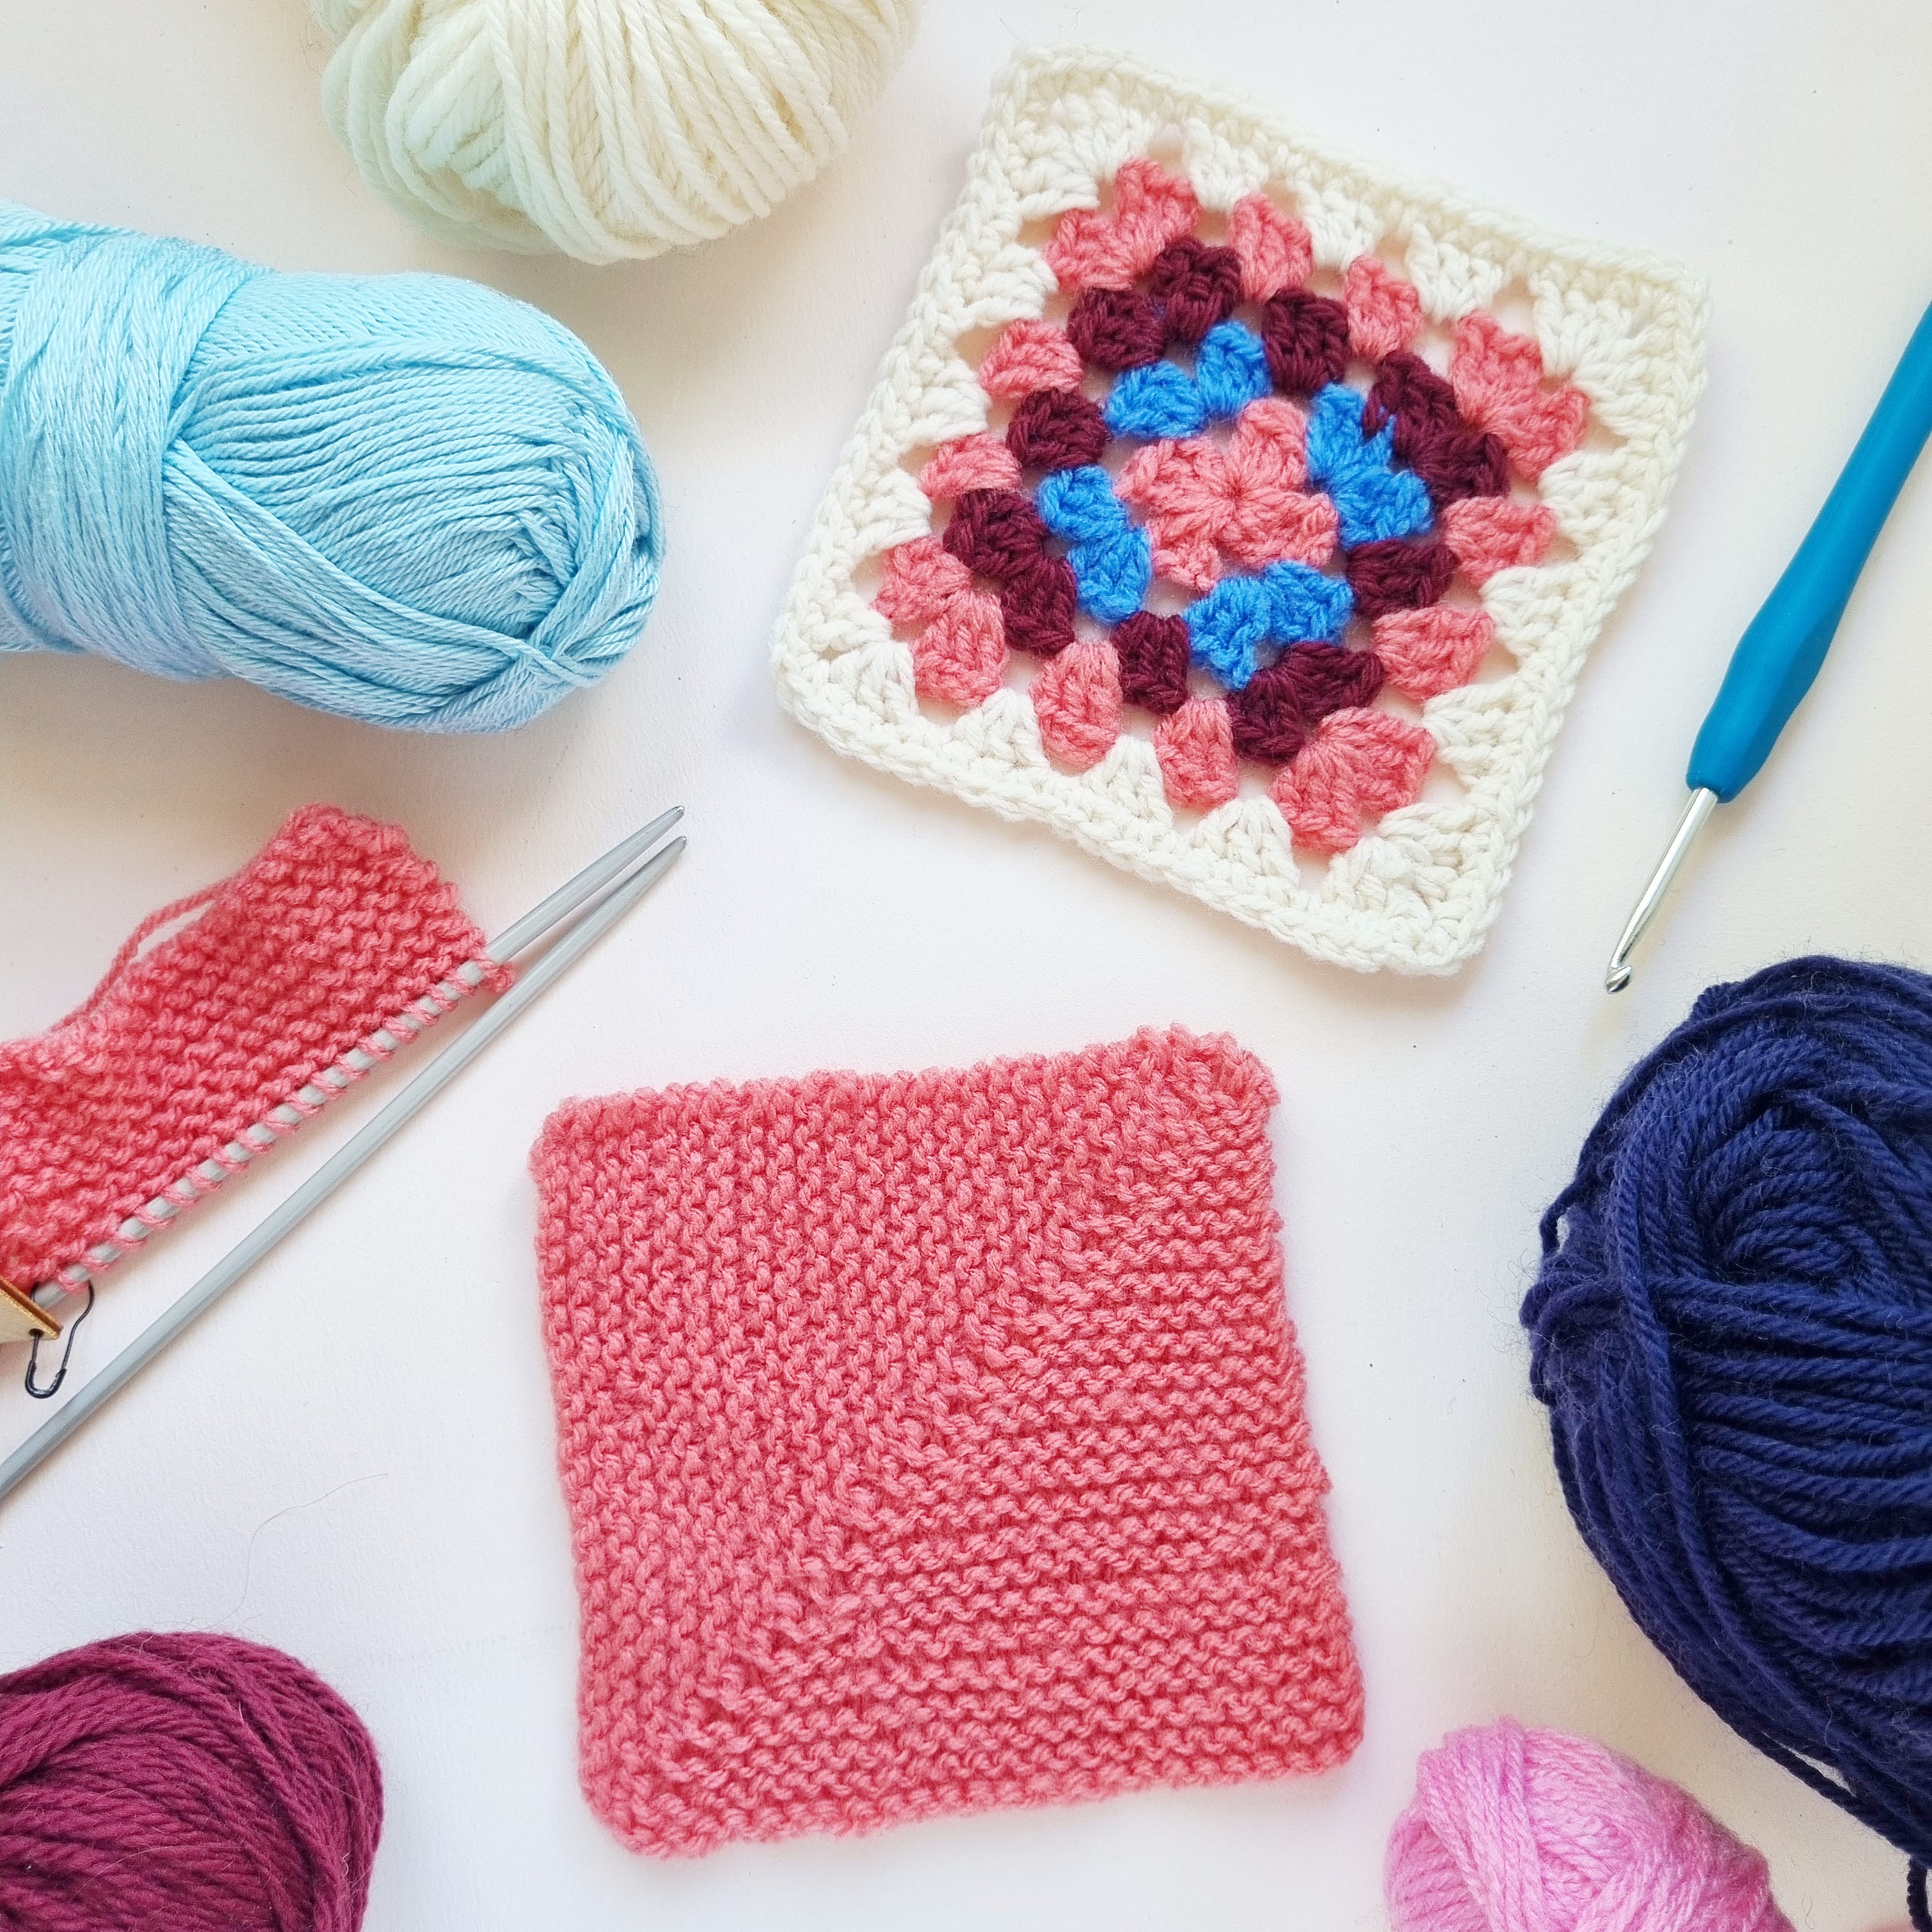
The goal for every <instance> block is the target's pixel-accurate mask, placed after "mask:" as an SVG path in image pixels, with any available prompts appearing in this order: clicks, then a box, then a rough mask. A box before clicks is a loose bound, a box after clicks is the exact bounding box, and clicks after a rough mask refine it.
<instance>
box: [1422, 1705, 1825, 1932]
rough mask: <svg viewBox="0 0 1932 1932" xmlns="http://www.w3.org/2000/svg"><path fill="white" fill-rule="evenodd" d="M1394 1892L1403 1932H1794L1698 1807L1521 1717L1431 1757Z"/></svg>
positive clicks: (1600, 1752)
mask: <svg viewBox="0 0 1932 1932" xmlns="http://www.w3.org/2000/svg"><path fill="white" fill-rule="evenodd" d="M1386 1877H1387V1884H1388V1907H1389V1916H1390V1918H1391V1921H1393V1923H1394V1927H1395V1932H1586V1928H1587V1932H1791V1926H1790V1921H1788V1920H1787V1918H1785V1916H1784V1913H1783V1912H1781V1911H1779V1910H1778V1906H1777V1904H1776V1903H1775V1901H1774V1900H1773V1899H1772V1895H1771V1879H1770V1874H1769V1872H1768V1870H1766V1866H1765V1861H1764V1860H1763V1858H1762V1857H1761V1856H1760V1855H1759V1854H1758V1853H1757V1852H1754V1851H1753V1850H1752V1849H1751V1847H1750V1846H1748V1845H1745V1844H1743V1843H1740V1842H1739V1841H1738V1840H1737V1839H1736V1838H1733V1836H1732V1835H1731V1834H1730V1832H1727V1831H1726V1830H1725V1829H1724V1827H1723V1826H1721V1825H1720V1824H1719V1823H1718V1822H1717V1820H1715V1818H1713V1817H1712V1816H1711V1815H1710V1814H1709V1812H1707V1811H1705V1810H1704V1808H1703V1806H1701V1805H1699V1804H1698V1802H1697V1800H1696V1799H1694V1798H1692V1797H1691V1796H1690V1795H1689V1794H1688V1793H1685V1792H1683V1791H1680V1790H1679V1789H1678V1788H1677V1787H1676V1785H1674V1784H1668V1783H1667V1782H1666V1781H1664V1779H1662V1778H1653V1777H1652V1775H1650V1773H1649V1772H1647V1771H1646V1770H1644V1769H1643V1768H1642V1767H1641V1766H1638V1765H1635V1764H1633V1763H1631V1761H1630V1760H1628V1758H1625V1757H1619V1756H1618V1755H1617V1754H1616V1752H1615V1751H1607V1750H1606V1749H1605V1748H1604V1746H1602V1745H1600V1744H1595V1743H1593V1742H1591V1740H1590V1739H1588V1738H1578V1737H1571V1736H1568V1734H1567V1733H1564V1732H1562V1731H1528V1730H1524V1729H1523V1727H1522V1726H1521V1725H1520V1724H1515V1723H1514V1722H1512V1721H1511V1720H1510V1719H1509V1718H1503V1719H1502V1720H1501V1721H1499V1722H1497V1723H1496V1724H1488V1725H1485V1726H1484V1727H1481V1729H1480V1730H1466V1731H1457V1732H1454V1733H1452V1734H1451V1736H1449V1737H1448V1738H1447V1739H1445V1740H1444V1741H1443V1742H1442V1744H1441V1745H1439V1746H1438V1747H1437V1748H1436V1750H1434V1751H1425V1752H1424V1754H1423V1756H1422V1759H1421V1763H1419V1764H1418V1766H1417V1767H1416V1774H1415V1802H1414V1803H1413V1804H1412V1805H1410V1806H1409V1809H1408V1810H1407V1811H1405V1812H1404V1813H1403V1814H1402V1816H1401V1817H1400V1818H1398V1819H1397V1820H1396V1824H1395V1829H1394V1832H1391V1834H1390V1836H1389V1846H1388V1866H1387V1871H1386Z"/></svg>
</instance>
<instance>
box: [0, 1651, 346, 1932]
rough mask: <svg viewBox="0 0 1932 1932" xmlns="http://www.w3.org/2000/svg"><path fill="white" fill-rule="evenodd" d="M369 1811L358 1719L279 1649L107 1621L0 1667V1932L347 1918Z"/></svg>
mask: <svg viewBox="0 0 1932 1932" xmlns="http://www.w3.org/2000/svg"><path fill="white" fill-rule="evenodd" d="M382 1826H383V1781H382V1774H381V1771H380V1767H379V1766H378V1764H377V1758H376V1748H375V1746H374V1744H373V1743H372V1742H371V1740H370V1737H369V1734H368V1732H367V1731H366V1730H364V1728H363V1727H362V1721H361V1719H359V1718H358V1717H357V1716H356V1713H355V1712H353V1710H351V1709H350V1707H349V1706H348V1705H347V1704H346V1703H344V1701H343V1700H342V1699H341V1697H338V1696H337V1694H335V1691H332V1690H331V1689H330V1688H329V1686H328V1685H326V1684H325V1683H323V1682H322V1680H321V1679H320V1678H319V1677H317V1676H315V1675H314V1673H313V1672H311V1671H310V1670H307V1669H306V1668H305V1667H303V1666H302V1664H298V1663H297V1662H296V1661H295V1659H294V1658H292V1657H286V1656H284V1655H283V1654H282V1653H281V1652H280V1651H276V1650H270V1649H266V1648H265V1647H264V1646H262V1645H260V1644H254V1643H244V1642H242V1640H240V1639H239V1638H237V1637H220V1636H208V1635H185V1634H184V1635H178V1636H154V1635H145V1636H138V1637H114V1638H111V1639H110V1640H107V1641H106V1642H104V1643H93V1644H89V1645H87V1646H85V1647H84V1648H83V1649H79V1650H71V1651H68V1652H65V1653H64V1654H62V1655H60V1656H58V1657H52V1658H48V1659H47V1661H46V1662H45V1663H43V1664H33V1665H30V1666H29V1667H28V1668H27V1669H26V1670H17V1671H15V1672H13V1673H12V1674H11V1675H10V1676H5V1677H0V1924H4V1925H5V1926H6V1927H7V1928H8V1932H104V1928H107V1927H136V1926H140V1927H151V1928H153V1932H356V1927H358V1926H359V1925H360V1924H362V1915H363V1912H364V1909H365V1906H367V1904H368V1896H369V1876H370V1871H371V1867H372V1866H373V1864H374V1862H375V1856H376V1844H377V1839H378V1838H379V1837H380V1835H381V1832H382Z"/></svg>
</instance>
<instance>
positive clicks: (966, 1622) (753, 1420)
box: [532, 1031, 1362, 1853]
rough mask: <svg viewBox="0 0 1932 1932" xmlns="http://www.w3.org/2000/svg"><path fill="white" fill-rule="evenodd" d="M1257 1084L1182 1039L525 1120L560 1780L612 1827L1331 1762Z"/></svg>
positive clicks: (655, 1846) (1328, 1584)
mask: <svg viewBox="0 0 1932 1932" xmlns="http://www.w3.org/2000/svg"><path fill="white" fill-rule="evenodd" d="M1274 1098H1275V1095H1274V1088H1273V1087H1272V1086H1271V1084H1270V1082H1269V1080H1268V1075H1267V1073H1266V1072H1265V1070H1263V1068H1262V1067H1261V1066H1260V1064H1259V1063H1258V1062H1257V1061H1255V1060H1254V1059H1253V1058H1250V1056H1249V1055H1247V1054H1246V1053H1244V1052H1241V1049H1239V1048H1238V1047H1237V1046H1235V1045H1234V1044H1233V1043H1232V1041H1229V1040H1225V1039H1208V1040H1202V1039H1197V1038H1195V1037H1192V1036H1191V1035H1190V1034H1186V1033H1183V1032H1180V1031H1173V1032H1166V1033H1154V1032H1147V1033H1142V1034H1138V1035H1136V1037H1134V1038H1133V1040H1128V1041H1127V1042H1125V1043H1121V1044H1118V1045H1115V1046H1101V1047H1095V1048H1092V1049H1088V1051H1086V1052H1081V1053H1074V1054H1067V1055H1061V1056H1058V1057H1056V1058H1034V1059H1026V1060H1017V1061H996V1062H994V1063H992V1064H989V1065H986V1066H983V1067H974V1068H973V1069H971V1070H968V1071H967V1072H965V1073H916V1074H904V1075H895V1076H889V1077H868V1076H859V1075H856V1074H844V1073H820V1074H814V1075H811V1076H808V1077H807V1078H805V1079H800V1080H788V1081H769V1082H757V1083H755V1084H754V1085H749V1086H745V1087H730V1086H723V1085H719V1086H711V1087H684V1088H670V1089H669V1090H667V1091H665V1092H663V1093H641V1094H631V1095H628V1096H622V1097H617V1098H614V1099H609V1100H584V1101H576V1102H573V1103H570V1104H569V1105H568V1106H565V1107H564V1108H562V1109H560V1110H559V1112H556V1114H554V1115H552V1116H551V1117H550V1121H549V1122H548V1123H547V1125H546V1126H545V1127H544V1132H543V1135H542V1136H541V1139H540V1140H539V1141H538V1144H537V1146H536V1148H535V1152H534V1154H533V1156H532V1166H533V1169H534V1171H535V1175H536V1177H537V1181H538V1187H539V1190H540V1193H541V1214H540V1219H539V1232H538V1259H539V1262H540V1268H541V1278H542V1291H543V1307H544V1331H545V1337H546V1340H547V1346H548V1349H549V1354H550V1367H551V1374H552V1378H553V1385H554V1388H555V1393H556V1404H557V1415H558V1428H559V1456H560V1461H561V1465H562V1476H563V1483H564V1489H565V1495H566V1497H567V1499H568V1503H569V1507H570V1513H571V1523H572V1531H573V1540H574V1548H575V1557H576V1567H577V1583H578V1588H579V1591H580V1595H581V1599H582V1610H583V1656H582V1669H581V1676H580V1695H579V1716H580V1744H581V1752H582V1762H581V1775H582V1780H583V1788H584V1791H585V1793H586V1796H587V1797H588V1798H589V1801H590V1802H591V1804H592V1806H593V1807H594V1808H595V1810H596V1811H597V1812H598V1814H599V1815H600V1816H601V1817H602V1818H603V1819H604V1821H605V1822H606V1823H607V1824H608V1825H609V1826H610V1827H611V1829H613V1831H614V1832H616V1833H617V1835H619V1837H620V1838H622V1839H623V1840H624V1841H625V1843H627V1844H628V1845H630V1846H632V1847H634V1849H638V1850H640V1851H646V1852H656V1853H676V1852H703V1851H706V1850H709V1849H711V1848H712V1847H713V1846H717V1845H719V1844H721V1843H725V1842H727V1841H730V1840H733V1839H741V1838H781V1837H784V1836H787V1835H791V1834H794V1833H797V1832H814V1831H816V1832H861V1831H868V1830H871V1829H874V1828H875V1827H877V1826H882V1825H885V1824H888V1823H893V1822H895V1821H897V1820H904V1819H908V1818H916V1817H925V1816H926V1815H929V1814H932V1813H935V1812H942V1811H971V1810H978V1809H981V1808H985V1807H988V1806H992V1805H1022V1804H1033V1803H1039V1802H1051V1801H1059V1800H1066V1799H1081V1798H1091V1797H1097V1796H1102V1795H1103V1794H1105V1793H1109V1792H1115V1791H1121V1790H1128V1789H1130V1788H1133V1787H1137V1786H1142V1785H1148V1784H1220V1783H1228V1782H1232V1781H1238V1780H1242V1779H1248V1778H1275V1777H1281V1776H1284V1775H1288V1774H1289V1773H1292V1772H1309V1771H1318V1770H1320V1769H1324V1768H1325V1767H1327V1766H1331V1765H1334V1764H1336V1763H1339V1762H1340V1760H1343V1758H1345V1757H1347V1755H1348V1754H1349V1752H1350V1751H1351V1750H1352V1748H1354V1746H1355V1743H1356V1742H1357V1740H1358V1737H1359V1736H1360V1734H1361V1715H1362V1694H1361V1680H1360V1678H1359V1676H1358V1670H1357V1667H1356V1663H1355V1652H1354V1648H1353V1645H1352V1640H1351V1637H1350V1634H1349V1621H1348V1613H1347V1609H1346V1605H1345V1604H1344V1602H1343V1595H1342V1586H1341V1582H1340V1577H1339V1574H1338V1573H1337V1568H1336V1565H1335V1562H1334V1558H1333V1556H1331V1553H1330V1550H1329V1546H1328V1532H1327V1529H1326V1526H1325V1520H1324V1517H1323V1513H1322V1496H1323V1493H1324V1492H1325V1490H1326V1488H1327V1478H1326V1477H1325V1475H1324V1473H1323V1471H1322V1465H1321V1463H1320V1462H1319V1460H1318V1458H1317V1457H1316V1452H1315V1448H1314V1445H1313V1442H1311V1441H1310V1436H1309V1433H1308V1428H1307V1423H1306V1421H1305V1420H1304V1416H1303V1413H1302V1368H1301V1358H1300V1355H1299V1354H1298V1350H1297V1348H1296V1346H1295V1338H1294V1335H1293V1333H1292V1330H1291V1329H1290V1328H1289V1323H1288V1321H1287V1318H1286V1312H1285V1310H1284V1308H1283V1297H1282V1274H1281V1262H1280V1253H1279V1250H1278V1247H1277V1234H1278V1229H1279V1223H1278V1222H1277V1218H1276V1216H1275V1214H1274V1207H1273V1203H1272V1181H1273V1169H1272V1163H1271V1160H1270V1156H1269V1148H1268V1112H1269V1109H1270V1108H1271V1106H1273V1104H1274Z"/></svg>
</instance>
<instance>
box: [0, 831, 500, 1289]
mask: <svg viewBox="0 0 1932 1932" xmlns="http://www.w3.org/2000/svg"><path fill="white" fill-rule="evenodd" d="M196 914H198V916H193V917H191V918H190V915H196ZM184 918H189V919H190V922H189V923H187V924H186V925H184V926H181V928H180V929H179V930H178V931H177V932H173V933H172V935H169V936H165V937H163V938H161V939H160V941H159V942H158V943H157V944H154V945H153V946H151V947H148V950H145V951H144V950H142V948H143V947H144V945H145V944H146V942H147V941H149V940H150V939H151V938H152V937H153V935H155V934H156V933H158V932H162V931H163V929H164V928H166V927H168V926H172V925H173V924H174V923H175V922H176V921H178V920H181V919H184ZM483 950H484V938H483V935H482V934H481V932H479V931H478V929H477V928H476V927H475V926H474V925H473V924H472V922H470V920H469V919H468V918H467V917H466V916H465V914H464V913H463V910H462V908H461V907H460V905H458V903H457V898H456V891H455V887H454V886H451V885H449V883H446V881H444V880H442V879H440V878H439V877H438V876H437V870H436V868H435V867H434V865H431V864H430V863H429V862H428V861H427V860H425V859H419V857H417V856H416V853H413V851H411V850H410V844H409V840H408V838H407V835H405V834H404V832H403V830H402V829H401V827H400V826H394V825H382V824H378V823H376V822H375V821H374V820H371V819H367V818H358V817H352V816H350V814H348V813H347V812H344V811H338V810H337V809H336V808H335V807H334V806H332V805H308V806H305V808H303V809H302V810H301V811H297V812H295V813H294V814H292V815H291V816H290V818H289V819H288V820H287V822H286V823H284V825H283V826H282V827H281V830H279V831H278V832H277V833H276V834H275V836H274V838H272V839H270V840H269V843H268V844H266V846H265V847H263V849H262V850H261V851H260V853H257V855H256V856H255V857H254V858H253V859H251V860H250V861H249V862H248V864H247V865H245V866H244V867H243V868H242V870H241V871H239V872H237V873H236V874H234V875H233V877H230V878H227V879H224V880H221V881H220V883H218V884H217V885H214V886H211V887H209V888H208V889H207V890H206V891H205V892H197V893H195V894H193V895H192V896H190V898H185V899H182V900H180V901H177V902H176V903H175V904H172V905H169V906H163V907H162V908H161V909H160V911H158V912H157V913H154V914H152V915H151V916H150V917H149V918H148V919H146V920H145V921H144V922H142V925H141V926H139V928H138V929H136V931H135V932H134V933H133V935H132V936H131V937H130V938H129V940H128V941H127V944H126V945H125V946H124V947H122V948H121V951H120V953H119V954H118V956H116V957H115V960H114V962H113V964H112V965H110V967H109V968H108V969H107V976H106V977H104V979H103V980H102V981H101V984H100V985H99V986H98V987H96V988H95V991H94V992H93V993H92V995H89V998H88V999H87V1000H86V1002H85V1004H83V1005H81V1006H80V1007H77V1008H76V1009H75V1010H74V1011H73V1012H72V1013H70V1014H68V1016H67V1017H66V1019H64V1020H62V1021H61V1022H59V1023H58V1025H55V1026H54V1027H52V1028H50V1029H49V1031H46V1033H43V1034H34V1035H31V1036H30V1037H27V1038H25V1039H21V1040H10V1041H7V1042H6V1043H4V1044H0V1276H4V1277H5V1278H6V1279H7V1280H9V1281H10V1282H13V1283H15V1284H16V1285H17V1286H20V1287H26V1288H31V1287H34V1286H38V1285H39V1284H40V1283H43V1282H46V1281H51V1280H55V1278H56V1277H59V1278H60V1279H62V1280H63V1281H64V1282H65V1283H68V1285H71V1286H74V1285H78V1284H79V1283H83V1282H85V1281H86V1280H87V1278H88V1276H89V1274H92V1273H93V1272H95V1271H98V1269H99V1268H101V1267H103V1266H105V1265H108V1264H109V1263H110V1262H113V1261H114V1260H115V1259H118V1258H119V1257H120V1256H121V1254H122V1253H125V1252H126V1250H127V1247H129V1246H130V1245H131V1244H133V1243H134V1242H136V1241H139V1240H140V1239H141V1238H142V1236H143V1235H145V1232H147V1231H148V1230H149V1229H152V1228H155V1227H159V1226H164V1225H165V1224H166V1222H167V1221H169V1220H172V1218H173V1217H174V1216H175V1214H176V1213H178V1211H180V1210H181V1208H185V1207H187V1206H190V1205H192V1204H193V1202H195V1201H196V1199H199V1198H200V1196H202V1195H203V1194H205V1193H207V1192H208V1190H210V1189H211V1187H214V1185H217V1184H218V1183H219V1181H220V1179H221V1178H223V1175H224V1173H229V1172H236V1171H239V1169H241V1168H242V1166H245V1165H246V1164H247V1163H248V1161H249V1160H251V1158H253V1157H254V1155H256V1154H259V1153H260V1152H263V1151H265V1150H266V1148H269V1147H272V1146H274V1145H275V1142H276V1141H277V1139H278V1138H279V1137H281V1136H283V1135H286V1134H287V1133H290V1132H291V1131H293V1129H294V1127H296V1126H299V1124H300V1123H301V1121H302V1119H303V1118H305V1117H306V1116H307V1115H310V1114H313V1113H314V1112H317V1109H318V1108H319V1107H320V1105H322V1104H323V1103H324V1102H325V1101H326V1100H327V1099H328V1098H329V1097H330V1095H331V1094H332V1092H335V1091H340V1088H341V1086H346V1085H347V1084H348V1082H349V1081H350V1079H353V1077H355V1076H356V1074H357V1073H360V1072H365V1071H367V1070H368V1067H369V1066H372V1065H374V1064H375V1063H376V1062H377V1061H379V1060H380V1059H381V1058H385V1057H386V1055H387V1053H388V1052H392V1051H393V1050H394V1049H395V1047H396V1046H399V1045H401V1044H402V1043H403V1042H404V1040H407V1037H409V1033H410V1031H412V1030H419V1029H420V1027H421V1026H422V1025H424V1024H426V1023H427V1022H428V1021H430V1020H431V1019H434V1017H435V1016H436V1015H437V1013H439V1012H440V1011H442V1010H446V1008H447V1007H449V1006H450V1005H451V1004H454V1002H455V1000H457V999H458V998H461V997H463V995H465V994H466V993H467V992H469V991H470V990H471V989H472V988H473V987H475V986H478V985H483V984H488V985H490V986H493V987H501V986H504V985H506V984H507V983H508V974H506V973H505V971H504V970H503V969H502V968H499V967H497V966H495V965H490V964H488V963H487V962H484V964H483V968H482V970H481V971H478V970H476V967H477V963H478V962H479V961H481V956H482V954H483ZM466 969H467V970H466ZM386 1030H387V1031H386ZM385 1042H387V1043H385ZM318 1079H320V1080H321V1082H322V1085H321V1086H320V1088H319V1089H314V1090H313V1091H311V1092H310V1093H309V1094H308V1095H306V1096H305V1093H304V1091H303V1090H304V1089H305V1088H311V1085H312V1083H314V1082H316V1081H317V1080H318ZM127 1223H132V1224H133V1225H132V1226H127V1225H125V1224H127Z"/></svg>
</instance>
